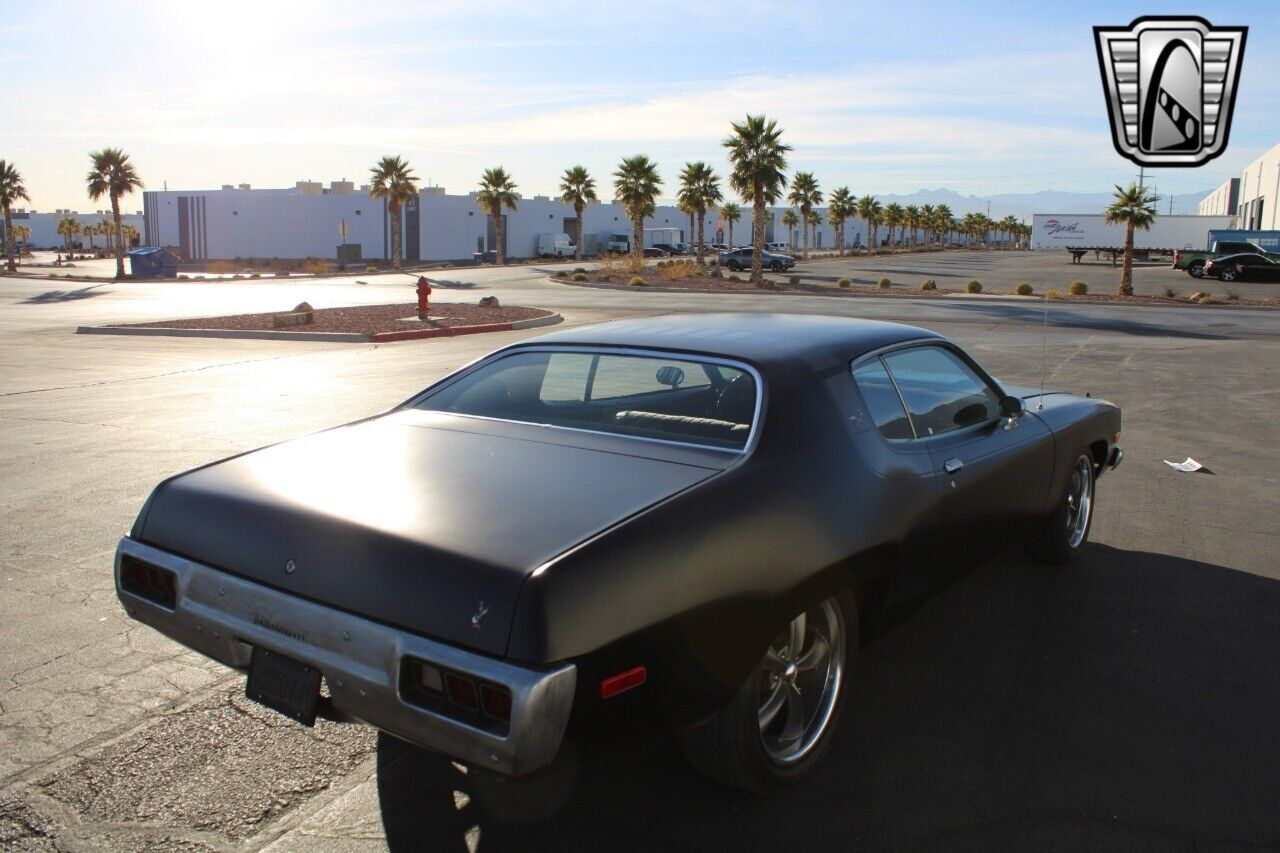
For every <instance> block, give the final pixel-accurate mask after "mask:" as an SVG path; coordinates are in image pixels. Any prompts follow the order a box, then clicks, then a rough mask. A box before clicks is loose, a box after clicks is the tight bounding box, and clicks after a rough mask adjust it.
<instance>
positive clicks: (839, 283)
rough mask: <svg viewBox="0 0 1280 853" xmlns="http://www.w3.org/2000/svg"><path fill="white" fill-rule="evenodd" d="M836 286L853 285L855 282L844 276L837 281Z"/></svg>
mask: <svg viewBox="0 0 1280 853" xmlns="http://www.w3.org/2000/svg"><path fill="white" fill-rule="evenodd" d="M836 287H853V282H852V281H850V280H849V279H847V278H842V279H840V280H839V281H837V282H836Z"/></svg>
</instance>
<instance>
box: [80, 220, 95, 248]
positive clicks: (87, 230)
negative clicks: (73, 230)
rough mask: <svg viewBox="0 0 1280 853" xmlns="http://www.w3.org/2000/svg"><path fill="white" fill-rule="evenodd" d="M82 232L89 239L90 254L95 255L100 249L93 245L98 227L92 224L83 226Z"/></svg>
mask: <svg viewBox="0 0 1280 853" xmlns="http://www.w3.org/2000/svg"><path fill="white" fill-rule="evenodd" d="M80 230H81V232H82V233H83V234H84V236H86V237H88V238H89V254H93V253H95V252H96V251H97V248H98V247H97V246H95V245H93V238H94V237H95V236H96V235H97V233H98V226H97V225H94V224H93V223H92V222H90V223H88V224H87V225H84V226H82V227H81V229H80Z"/></svg>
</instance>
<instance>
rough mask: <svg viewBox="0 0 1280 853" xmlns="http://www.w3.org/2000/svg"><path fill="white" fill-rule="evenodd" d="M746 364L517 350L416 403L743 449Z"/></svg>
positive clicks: (749, 379)
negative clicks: (737, 365)
mask: <svg viewBox="0 0 1280 853" xmlns="http://www.w3.org/2000/svg"><path fill="white" fill-rule="evenodd" d="M757 393H758V389H757V388H756V382H755V379H754V377H753V376H752V374H751V373H749V372H747V371H746V370H743V369H741V368H737V367H732V366H730V365H725V364H720V363H718V362H707V361H700V360H697V359H685V358H663V357H660V356H643V355H630V354H627V355H623V354H615V353H606V352H567V351H566V352H546V351H532V352H517V353H512V354H510V355H506V356H503V357H501V358H498V359H495V360H494V361H492V362H489V363H488V364H486V365H483V366H482V367H479V368H477V369H476V370H474V371H472V372H471V373H469V374H467V375H466V376H463V377H461V378H460V379H458V380H457V381H455V382H451V383H449V384H448V385H446V386H444V387H443V388H441V389H440V390H438V391H436V392H435V393H433V394H431V395H430V396H428V397H426V398H424V399H423V400H421V401H419V402H418V403H416V404H415V408H419V409H428V410H431V411H441V412H452V413H455V414H460V415H476V416H480V417H487V418H501V419H503V420H511V421H523V422H526V423H536V424H549V425H552V426H559V427H567V428H570V429H588V430H594V431H596V432H608V433H617V434H619V435H629V436H635V437H639V438H653V439H661V440H664V441H680V442H685V443H691V444H702V445H707V446H710V447H721V448H726V449H733V450H740V449H742V448H744V447H745V446H746V444H747V439H748V438H749V436H750V434H751V427H752V422H753V420H754V418H755V410H756V395H757Z"/></svg>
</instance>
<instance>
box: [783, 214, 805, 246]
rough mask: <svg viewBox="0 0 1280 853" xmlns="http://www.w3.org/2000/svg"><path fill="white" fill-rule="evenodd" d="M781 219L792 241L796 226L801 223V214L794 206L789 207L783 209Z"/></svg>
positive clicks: (788, 237)
mask: <svg viewBox="0 0 1280 853" xmlns="http://www.w3.org/2000/svg"><path fill="white" fill-rule="evenodd" d="M781 220H782V225H783V227H784V228H786V229H787V240H788V241H790V240H791V238H792V237H794V236H795V233H796V226H797V225H799V224H800V215H799V214H798V213H796V209H795V208H794V207H788V208H787V209H786V210H784V211H782V217H781Z"/></svg>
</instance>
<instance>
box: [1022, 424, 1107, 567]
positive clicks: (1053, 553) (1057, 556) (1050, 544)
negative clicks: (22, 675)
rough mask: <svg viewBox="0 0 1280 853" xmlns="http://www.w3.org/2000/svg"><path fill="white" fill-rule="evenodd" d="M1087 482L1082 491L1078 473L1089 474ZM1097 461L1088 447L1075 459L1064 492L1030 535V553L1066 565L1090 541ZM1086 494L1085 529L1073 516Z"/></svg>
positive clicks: (1038, 558) (1046, 561) (1040, 559)
mask: <svg viewBox="0 0 1280 853" xmlns="http://www.w3.org/2000/svg"><path fill="white" fill-rule="evenodd" d="M1086 472H1087V477H1088V482H1087V484H1086V488H1085V489H1084V491H1083V494H1082V492H1081V489H1080V486H1079V480H1078V479H1077V477H1081V476H1086ZM1097 473H1098V467H1097V463H1096V462H1095V461H1094V459H1093V454H1091V453H1090V452H1089V451H1087V450H1085V451H1083V452H1081V453H1080V454H1079V455H1078V456H1077V457H1076V461H1075V462H1074V463H1073V465H1072V468H1071V474H1070V475H1069V476H1068V477H1067V482H1066V484H1065V485H1064V487H1063V489H1062V495H1061V497H1059V498H1058V502H1057V504H1056V505H1055V506H1054V508H1053V510H1052V512H1050V513H1049V514H1048V515H1046V516H1045V517H1044V518H1042V519H1041V520H1040V521H1039V522H1037V524H1036V529H1035V530H1034V531H1033V533H1032V536H1031V538H1030V539H1029V540H1028V541H1027V553H1029V554H1030V555H1031V556H1032V557H1034V558H1035V559H1036V560H1039V561H1040V562H1042V563H1051V564H1054V565H1059V566H1064V565H1066V564H1068V563H1070V562H1071V561H1072V560H1074V559H1075V558H1076V557H1078V556H1079V555H1080V552H1081V551H1083V550H1084V546H1085V544H1086V543H1088V541H1089V530H1090V529H1091V528H1092V527H1093V509H1094V492H1095V489H1096V486H1097ZM1083 495H1087V497H1088V501H1087V504H1085V505H1084V512H1085V518H1084V523H1083V529H1080V527H1079V526H1078V525H1077V523H1076V521H1077V519H1078V516H1077V517H1076V518H1073V510H1074V507H1075V506H1077V505H1079V504H1080V503H1081V502H1082V501H1081V497H1082V496H1083Z"/></svg>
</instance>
